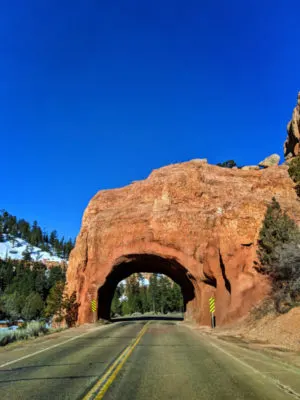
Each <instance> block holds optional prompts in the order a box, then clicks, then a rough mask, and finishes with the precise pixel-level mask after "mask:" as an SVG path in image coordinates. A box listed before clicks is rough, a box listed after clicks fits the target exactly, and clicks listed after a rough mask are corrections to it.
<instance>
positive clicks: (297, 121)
mask: <svg viewBox="0 0 300 400" xmlns="http://www.w3.org/2000/svg"><path fill="white" fill-rule="evenodd" d="M287 134H288V137H287V139H286V141H285V143H284V157H285V158H286V159H289V158H291V157H295V156H298V155H299V151H300V150H299V140H300V92H299V93H298V101H297V105H296V107H295V108H294V111H293V115H292V119H291V120H290V122H289V123H288V125H287Z"/></svg>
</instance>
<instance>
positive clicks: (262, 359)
mask: <svg viewBox="0 0 300 400" xmlns="http://www.w3.org/2000/svg"><path fill="white" fill-rule="evenodd" d="M297 393H300V369H298V368H296V367H293V366H290V365H287V364H284V363H282V362H280V361H278V360H275V359H273V358H271V357H270V356H268V355H266V354H263V353H261V352H255V351H253V350H249V349H243V348H241V347H239V346H237V345H235V344H232V343H226V342H223V341H220V340H218V339H215V338H211V337H209V336H207V335H204V334H199V333H197V332H195V331H193V330H191V329H190V328H188V327H186V326H184V325H183V324H180V323H178V322H174V321H151V322H148V323H147V321H136V322H130V321H128V322H127V321H126V322H117V323H114V324H112V325H107V326H104V327H98V328H96V329H95V328H92V329H91V328H87V327H80V328H77V329H72V330H68V331H64V332H61V333H60V334H55V335H50V336H48V337H45V338H39V339H36V340H34V341H29V342H25V343H24V344H22V345H11V346H8V347H7V348H4V349H1V350H0V398H1V400H4V399H9V400H14V399H24V400H26V399H31V400H33V399H51V400H55V399H84V400H87V399H92V398H94V397H95V396H96V398H97V399H101V398H104V399H105V400H126V399H128V400H135V399H137V400H147V399H149V400H150V399H151V400H152V399H184V400H185V399H188V400H196V399H197V400H199V399H205V400H209V399H230V400H233V399H270V400H276V399H293V398H298V399H300V394H297Z"/></svg>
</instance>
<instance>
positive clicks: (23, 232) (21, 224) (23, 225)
mask: <svg viewBox="0 0 300 400" xmlns="http://www.w3.org/2000/svg"><path fill="white" fill-rule="evenodd" d="M18 232H19V234H20V237H21V238H22V239H24V240H26V241H29V240H30V224H29V223H28V222H27V221H25V219H20V220H19V221H18Z"/></svg>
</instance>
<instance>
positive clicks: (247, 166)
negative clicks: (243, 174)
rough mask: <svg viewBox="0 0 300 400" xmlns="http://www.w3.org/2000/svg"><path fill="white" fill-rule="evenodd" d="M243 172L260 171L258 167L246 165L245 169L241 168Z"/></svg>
mask: <svg viewBox="0 0 300 400" xmlns="http://www.w3.org/2000/svg"><path fill="white" fill-rule="evenodd" d="M241 169H242V170H243V171H257V170H259V169H260V168H259V166H258V165H245V166H244V167H242V168H241Z"/></svg>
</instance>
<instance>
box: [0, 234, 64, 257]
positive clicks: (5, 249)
mask: <svg viewBox="0 0 300 400" xmlns="http://www.w3.org/2000/svg"><path fill="white" fill-rule="evenodd" d="M3 237H4V242H1V243H0V258H1V259H3V260H5V259H6V258H11V259H12V260H22V259H23V257H24V256H23V252H24V251H25V250H26V249H27V250H28V251H29V252H30V256H31V259H32V261H40V262H45V261H52V262H57V263H62V262H66V261H65V260H63V259H62V258H60V257H57V256H56V255H51V254H50V253H49V252H47V251H42V250H41V249H40V248H39V247H35V246H31V245H30V244H29V243H28V242H26V240H24V239H20V238H14V239H8V238H7V235H3Z"/></svg>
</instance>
